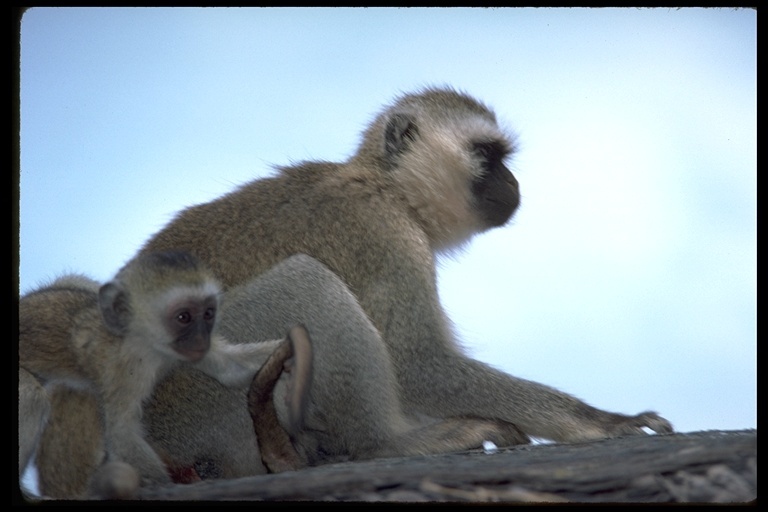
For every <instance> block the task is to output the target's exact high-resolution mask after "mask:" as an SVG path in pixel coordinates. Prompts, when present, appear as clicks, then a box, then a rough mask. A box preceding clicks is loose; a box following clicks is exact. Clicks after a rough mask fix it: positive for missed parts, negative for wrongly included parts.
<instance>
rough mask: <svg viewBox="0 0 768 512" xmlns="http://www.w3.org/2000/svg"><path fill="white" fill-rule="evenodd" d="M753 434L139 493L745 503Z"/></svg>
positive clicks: (305, 473)
mask: <svg viewBox="0 0 768 512" xmlns="http://www.w3.org/2000/svg"><path fill="white" fill-rule="evenodd" d="M756 495H757V430H739V431H704V432H695V433H686V434H672V435H664V436H660V435H652V436H638V437H626V438H618V439H609V440H603V441H595V442H590V443H576V444H542V445H533V446H522V447H515V448H507V449H500V450H498V451H496V452H495V453H485V452H484V451H482V450H473V451H469V452H462V453H452V454H445V455H436V456H423V457H403V458H391V459H378V460H371V461H364V462H344V463H338V464H329V465H326V466H319V467H313V468H308V469H304V470H300V471H289V472H284V473H278V474H269V475H263V476H258V477H248V478H240V479H236V480H218V481H204V482H200V483H195V484H190V485H174V486H169V487H164V488H156V489H145V490H142V491H141V495H140V496H139V498H140V499H146V500H237V501H244V500H245V501H247V500H269V501H286V500H287V501H304V500H308V501H397V502H422V501H451V502H708V503H729V502H730V503H732V502H750V501H753V500H756Z"/></svg>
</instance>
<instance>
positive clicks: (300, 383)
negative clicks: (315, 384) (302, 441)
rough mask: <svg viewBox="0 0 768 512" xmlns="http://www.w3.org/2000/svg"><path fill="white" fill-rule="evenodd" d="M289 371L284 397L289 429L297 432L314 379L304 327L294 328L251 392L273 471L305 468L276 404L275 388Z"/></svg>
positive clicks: (262, 449)
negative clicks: (288, 380) (280, 420)
mask: <svg viewBox="0 0 768 512" xmlns="http://www.w3.org/2000/svg"><path fill="white" fill-rule="evenodd" d="M283 371H285V372H286V373H290V374H291V375H290V385H289V386H288V394H287V396H286V398H285V400H286V405H287V407H288V421H289V424H290V425H289V430H290V431H291V432H296V431H298V430H299V429H300V428H301V426H302V423H303V419H304V411H305V409H306V404H307V400H308V395H309V387H310V384H311V381H312V345H311V342H310V339H309V333H308V332H307V330H306V329H305V328H304V327H303V326H296V327H293V328H292V329H291V330H290V331H289V332H288V336H287V337H286V339H285V340H284V341H283V343H281V344H280V345H279V346H278V347H277V348H276V349H275V351H274V352H273V353H272V355H270V356H269V358H268V359H267V361H266V362H265V363H264V364H263V365H262V367H261V368H260V369H259V371H258V372H256V375H255V376H254V378H253V381H252V383H251V387H250V389H249V391H248V411H249V412H250V414H251V419H252V420H253V428H254V431H255V433H256V439H257V441H258V444H259V451H260V452H261V458H262V460H263V462H264V465H265V466H266V467H267V468H268V469H269V471H270V472H271V473H279V472H282V471H291V470H296V469H300V468H303V467H305V466H306V465H307V464H306V461H305V460H303V458H302V457H300V456H299V454H298V452H297V451H296V448H295V447H294V446H293V443H292V442H291V439H290V437H289V435H288V432H286V430H285V429H284V428H283V427H282V426H281V425H280V422H279V420H278V418H277V411H276V409H275V403H274V389H275V384H276V383H277V380H278V379H279V378H280V375H281V374H282V373H283Z"/></svg>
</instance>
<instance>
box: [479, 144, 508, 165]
mask: <svg viewBox="0 0 768 512" xmlns="http://www.w3.org/2000/svg"><path fill="white" fill-rule="evenodd" d="M472 151H473V152H474V153H475V154H476V155H477V156H478V157H480V158H481V159H482V160H483V161H484V162H485V164H486V165H487V166H488V167H493V166H495V165H497V164H499V163H501V161H502V160H504V158H505V157H506V156H507V149H506V148H505V147H504V145H503V144H501V143H500V142H498V141H487V142H477V143H475V144H474V145H473V146H472Z"/></svg>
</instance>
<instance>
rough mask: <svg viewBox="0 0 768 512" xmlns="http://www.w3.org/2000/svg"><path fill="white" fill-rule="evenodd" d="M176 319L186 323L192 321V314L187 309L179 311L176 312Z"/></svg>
mask: <svg viewBox="0 0 768 512" xmlns="http://www.w3.org/2000/svg"><path fill="white" fill-rule="evenodd" d="M176 321H177V322H179V323H180V324H185V325H186V324H188V323H190V322H191V321H192V314H191V313H190V312H189V311H181V312H180V313H177V314H176Z"/></svg>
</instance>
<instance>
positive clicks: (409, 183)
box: [52, 88, 672, 456]
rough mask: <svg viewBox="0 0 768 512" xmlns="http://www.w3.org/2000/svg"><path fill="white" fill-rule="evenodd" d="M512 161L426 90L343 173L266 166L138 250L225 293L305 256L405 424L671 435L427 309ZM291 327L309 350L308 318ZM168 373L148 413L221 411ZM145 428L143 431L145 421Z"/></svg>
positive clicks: (502, 218)
mask: <svg viewBox="0 0 768 512" xmlns="http://www.w3.org/2000/svg"><path fill="white" fill-rule="evenodd" d="M513 153H514V144H513V141H512V139H511V137H510V136H509V135H507V134H506V133H505V132H504V131H503V130H502V129H501V128H499V126H498V124H497V121H496V117H495V114H494V113H493V112H492V111H491V110H490V109H489V108H488V107H487V106H485V105H483V104H482V103H480V102H478V101H477V100H475V99H473V98H472V97H470V96H468V95H466V94H463V93H459V92H456V91H454V90H452V89H437V88H432V89H426V90H423V91H420V92H418V93H415V94H406V95H404V96H402V97H400V98H399V99H397V100H396V101H395V102H394V103H393V104H392V105H390V106H388V107H386V108H385V109H384V110H383V111H382V112H381V113H380V114H379V115H378V116H377V117H376V118H375V119H374V120H373V122H372V123H371V124H370V126H369V127H368V129H367V130H366V131H365V132H364V134H363V138H362V142H361V144H360V146H359V148H358V150H357V151H356V152H355V154H354V155H353V156H352V157H351V158H350V159H349V160H348V161H346V162H343V163H332V162H305V163H300V164H298V165H295V166H290V167H283V168H279V169H278V172H277V173H276V175H275V176H274V177H271V178H266V179H261V180H256V181H253V182H251V183H248V184H246V185H244V186H242V187H240V188H238V189H236V190H235V191H233V192H232V193H230V194H227V195H225V196H223V197H221V198H219V199H217V200H214V201H211V202H209V203H205V204H201V205H198V206H194V207H191V208H188V209H186V210H184V211H182V212H181V213H180V214H179V215H178V216H177V217H176V218H175V219H174V220H173V221H172V222H171V223H169V224H168V226H166V227H165V228H164V229H163V230H161V231H160V232H159V233H158V234H157V235H155V236H154V237H152V238H151V239H150V240H149V241H148V242H147V244H146V245H145V246H144V248H143V249H142V251H152V250H157V249H163V248H171V247H175V248H180V249H185V250H188V251H190V252H192V253H194V254H195V255H197V256H198V257H199V258H201V259H202V260H203V261H205V262H206V263H207V264H208V265H209V266H210V267H211V269H212V271H213V272H214V274H215V275H216V276H217V277H218V278H219V280H220V281H221V282H222V284H223V285H224V286H225V287H226V288H228V289H229V288H233V287H236V286H238V285H242V284H243V283H246V282H249V281H250V280H251V279H253V278H254V277H255V276H258V275H260V274H262V273H263V272H265V271H266V270H267V269H269V268H271V267H272V266H274V265H275V264H277V263H279V262H280V261H283V260H284V259H286V258H288V257H290V256H292V255H294V254H297V253H305V254H308V255H309V256H312V257H314V258H316V259H317V260H319V261H320V262H322V263H323V264H324V265H326V266H327V267H328V268H330V270H331V271H333V272H334V273H336V274H337V275H338V276H339V277H340V278H341V279H342V280H343V282H344V283H345V284H346V286H347V287H348V288H349V290H350V291H351V293H352V294H353V295H354V297H356V298H357V300H358V301H359V304H360V306H361V307H362V309H363V310H364V311H365V313H366V314H367V316H368V318H369V319H370V321H371V322H372V325H373V326H375V328H376V330H377V331H378V333H380V335H381V346H382V347H384V348H383V349H382V350H384V353H385V354H386V355H387V356H388V358H389V360H390V361H391V365H392V369H393V372H394V375H395V379H396V382H397V393H398V395H399V399H400V403H401V404H402V407H403V409H404V411H405V413H406V414H407V415H409V416H413V417H418V416H420V415H425V416H428V417H431V418H456V417H469V418H490V419H498V420H502V421H503V422H507V423H511V424H514V425H516V426H517V427H519V429H520V430H521V431H522V432H524V433H525V434H527V435H529V436H534V437H539V438H545V439H551V440H555V441H577V440H586V439H596V438H602V437H611V436H618V435H625V434H640V433H643V432H644V430H643V428H644V427H648V428H650V429H652V430H654V431H656V432H660V433H665V432H671V431H672V427H671V425H670V424H669V422H668V421H666V420H665V419H663V418H661V417H660V416H658V415H656V414H655V413H642V414H638V415H635V416H627V415H623V414H618V413H611V412H607V411H602V410H600V409H597V408H594V407H592V406H590V405H588V404H586V403H584V402H582V401H580V400H577V399H576V398H573V397H571V396H570V395H567V394H565V393H562V392H559V391H557V390H555V389H552V388H550V387H547V386H544V385H541V384H538V383H535V382H531V381H526V380H523V379H518V378H515V377H512V376H510V375H508V374H505V373H503V372H501V371H498V370H496V369H494V368H492V367H490V366H488V365H486V364H483V363H481V362H478V361H475V360H473V359H470V358H468V357H467V356H465V355H463V354H462V353H461V351H460V350H459V348H458V347H457V344H456V342H455V340H454V338H453V334H452V332H451V329H450V327H449V325H448V322H447V319H446V315H445V313H444V311H443V309H442V307H441V305H440V303H439V300H438V295H437V285H436V272H435V254H436V253H439V252H441V251H445V250H449V249H451V248H453V247H455V246H457V245H460V244H462V243H464V242H466V241H468V240H469V239H470V238H471V237H472V236H473V235H474V234H476V233H480V232H482V231H485V230H488V229H491V228H493V227H497V226H501V225H503V224H505V223H506V222H507V221H508V220H509V218H510V217H511V216H512V214H513V213H514V211H515V210H516V208H517V206H518V204H519V190H518V183H517V181H516V180H515V178H514V176H513V175H512V174H511V173H510V172H509V170H508V169H507V167H506V166H505V164H504V162H505V161H506V159H507V158H508V157H509V156H511V155H512V154H513ZM297 320H300V319H297ZM302 321H303V322H304V323H305V324H306V325H307V327H308V328H309V329H310V330H311V332H312V336H313V339H315V338H316V336H317V335H318V331H317V329H315V328H314V327H313V319H308V320H307V319H304V320H302ZM353 363H354V362H351V363H350V364H353ZM182 373H183V374H184V375H182V376H178V377H177V376H174V377H173V378H171V379H168V380H166V381H165V383H164V384H163V385H162V386H160V387H159V389H158V392H157V394H156V396H155V399H154V401H153V402H152V403H153V404H154V406H156V407H158V408H162V407H170V405H169V403H170V401H172V397H175V396H179V394H180V393H184V394H187V395H189V396H194V397H197V399H196V400H195V408H198V410H209V409H208V408H209V406H210V407H213V408H214V409H213V410H217V411H220V410H221V409H220V408H219V407H218V406H220V405H221V403H220V402H219V403H216V404H214V400H211V399H210V398H209V397H206V396H205V391H204V388H205V386H204V385H201V384H196V383H195V381H196V380H198V379H201V377H199V376H198V375H191V374H190V373H189V372H182ZM233 407H234V406H233ZM371 407H374V405H371ZM224 409H227V410H229V409H228V408H226V407H225V408H224ZM333 413H334V411H331V412H330V413H329V414H333ZM52 414H56V410H54V411H52ZM194 415H195V412H194V411H189V412H188V413H185V414H183V415H181V418H185V417H187V416H189V417H192V416H194ZM146 416H147V418H146V419H147V421H148V423H150V424H151V423H152V422H153V421H154V417H153V415H152V414H151V413H150V412H149V411H148V413H147V415H146ZM216 416H217V414H208V415H207V418H208V419H209V420H210V419H212V418H213V419H215V417H216ZM346 419H347V420H354V419H356V418H355V417H354V416H353V417H352V418H346ZM176 421H181V420H179V419H177V420H176ZM241 429H242V425H240V426H233V423H227V422H224V421H215V422H213V421H212V422H211V424H210V431H211V432H215V433H216V435H217V437H219V438H220V439H232V440H234V441H232V444H233V445H237V443H244V442H246V441H244V440H243V439H244V438H243V437H242V436H240V435H239V433H240V432H241ZM150 431H151V428H150ZM171 441H173V440H172V439H171V440H169V442H171ZM224 448H227V449H228V448H229V447H222V449H224ZM320 456H322V453H321V454H320Z"/></svg>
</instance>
